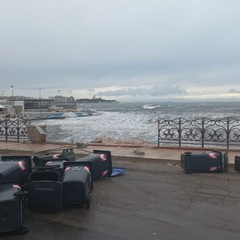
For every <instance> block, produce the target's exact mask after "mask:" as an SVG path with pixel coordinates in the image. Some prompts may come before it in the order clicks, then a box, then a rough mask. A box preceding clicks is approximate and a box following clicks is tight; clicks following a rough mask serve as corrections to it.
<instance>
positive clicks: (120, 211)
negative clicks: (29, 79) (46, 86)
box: [0, 142, 240, 240]
mask: <svg viewBox="0 0 240 240" xmlns="http://www.w3.org/2000/svg"><path fill="white" fill-rule="evenodd" d="M66 147H69V145H61V146H59V145H56V144H44V145H38V144H36V145H35V144H32V145H31V144H22V143H18V144H17V143H2V142H0V152H1V154H2V155H4V154H21V155H23V154H43V153H44V152H55V151H56V152H59V151H61V150H62V149H65V148H66ZM93 149H104V150H109V151H111V152H112V155H113V166H115V167H125V168H126V169H127V170H126V172H125V173H124V174H123V175H120V176H118V177H114V178H105V179H103V180H99V181H96V182H94V186H93V190H92V192H91V197H90V199H91V206H90V209H85V208H82V207H79V206H74V207H66V208H65V209H64V210H62V211H60V212H57V213H51V214H50V213H38V212H34V211H31V210H30V209H28V208H26V209H25V226H27V227H28V228H29V233H28V234H26V235H17V236H16V235H12V234H2V235H0V238H1V239H6V240H13V239H14V240H16V239H24V240H35V239H36V240H41V239H44V240H46V239H56V240H65V239H66V240H72V239H74V240H76V239H82V240H85V239H88V240H89V239H91V240H100V239H101V240H102V239H109V240H110V239H113V240H136V239H138V240H141V239H142V240H143V239H144V240H146V239H147V240H152V239H153V240H154V239H164V240H168V239H169V240H170V239H171V240H172V239H176V240H178V239H179V240H180V239H181V240H190V239H195V240H198V239H199V240H200V239H201V240H203V239H204V240H208V239H209V240H212V239H218V240H223V239H229V240H235V239H236V240H238V239H240V228H239V219H240V187H239V185H240V174H239V173H238V172H236V171H234V169H233V166H230V168H229V171H228V172H227V173H211V174H210V173H208V174H187V175H186V174H184V173H183V171H182V169H181V168H180V166H179V164H180V161H179V160H180V154H181V153H182V152H185V151H187V149H175V150H174V149H156V148H146V147H143V148H140V149H141V151H144V155H137V154H136V153H134V149H136V147H122V146H88V147H87V148H84V149H74V152H76V153H77V154H78V155H83V154H89V153H91V152H92V151H93ZM188 151H189V150H188ZM194 151H195V150H194ZM196 151H199V150H196ZM231 154H232V156H231V157H232V159H233V158H234V156H235V155H240V154H239V152H237V151H231ZM231 161H232V160H231Z"/></svg>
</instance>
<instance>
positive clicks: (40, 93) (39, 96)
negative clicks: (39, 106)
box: [38, 88, 42, 99]
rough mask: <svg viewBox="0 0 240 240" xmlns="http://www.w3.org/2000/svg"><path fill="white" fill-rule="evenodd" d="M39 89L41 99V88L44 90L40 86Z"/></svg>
mask: <svg viewBox="0 0 240 240" xmlns="http://www.w3.org/2000/svg"><path fill="white" fill-rule="evenodd" d="M38 90H39V99H40V98H41V90H42V88H39V89H38Z"/></svg>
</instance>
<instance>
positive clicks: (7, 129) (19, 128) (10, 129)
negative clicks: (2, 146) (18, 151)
mask: <svg viewBox="0 0 240 240" xmlns="http://www.w3.org/2000/svg"><path fill="white" fill-rule="evenodd" d="M30 123H31V121H30V120H24V119H7V118H6V119H3V120H0V139H2V140H4V141H9V140H11V141H18V142H19V141H20V139H26V138H27V126H28V125H29V124H30Z"/></svg>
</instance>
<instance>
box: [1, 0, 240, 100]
mask: <svg viewBox="0 0 240 240" xmlns="http://www.w3.org/2000/svg"><path fill="white" fill-rule="evenodd" d="M239 12H240V1H238V0H181V1H180V0H147V1H146V0H45V1H43V0H1V1H0V34H1V36H0V91H1V92H0V94H1V95H4V96H7V95H8V96H9V95H11V94H13V95H15V96H16V95H26V96H34V97H49V96H55V95H59V94H60V95H65V96H70V95H72V96H74V97H75V98H83V97H89V98H91V97H92V96H93V95H96V96H98V97H102V98H107V99H118V100H120V101H128V100H129V101H140V100H178V99H180V100H197V99H200V100H212V99H227V100H235V99H239V100H240V20H239ZM11 86H14V88H13V91H11V90H10V88H11Z"/></svg>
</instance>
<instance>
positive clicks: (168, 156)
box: [0, 141, 240, 164]
mask: <svg viewBox="0 0 240 240" xmlns="http://www.w3.org/2000/svg"><path fill="white" fill-rule="evenodd" d="M66 148H73V149H74V152H75V154H76V156H77V157H78V156H82V155H88V154H90V153H92V152H93V150H94V149H99V150H108V151H111V153H112V156H113V158H115V157H117V158H120V159H124V158H126V159H129V158H133V159H135V160H138V161H165V162H179V161H180V159H181V154H182V153H184V152H204V151H208V150H219V151H222V152H226V151H227V152H228V158H229V164H233V163H234V158H235V156H239V155H240V150H239V149H238V150H237V149H231V150H226V149H216V148H215V149H214V148H205V149H203V148H191V147H189V148H186V147H181V148H178V147H155V146H150V145H149V146H141V145H129V144H122V145H119V144H88V145H87V146H85V147H83V148H78V147H76V145H75V144H68V143H43V144H39V143H36V144H30V143H20V142H4V141H0V155H4V154H7V155H11V154H12V155H43V154H49V153H58V152H61V151H62V150H63V149H66ZM136 150H137V151H136ZM138 153H139V154H138Z"/></svg>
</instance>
